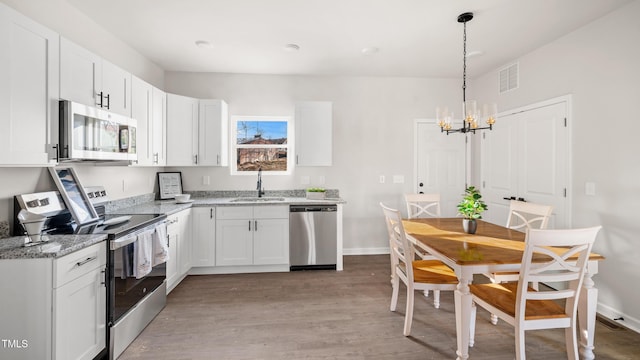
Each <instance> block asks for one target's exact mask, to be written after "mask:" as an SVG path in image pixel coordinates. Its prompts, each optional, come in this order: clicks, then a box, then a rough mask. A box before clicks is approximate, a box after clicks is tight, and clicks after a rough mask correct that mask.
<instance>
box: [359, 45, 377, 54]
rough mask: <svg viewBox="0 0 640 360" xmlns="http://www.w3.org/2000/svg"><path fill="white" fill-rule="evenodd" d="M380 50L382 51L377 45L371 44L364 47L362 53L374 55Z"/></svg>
mask: <svg viewBox="0 0 640 360" xmlns="http://www.w3.org/2000/svg"><path fill="white" fill-rule="evenodd" d="M378 51H380V49H379V48H377V47H375V46H370V47H366V48H363V49H362V53H363V54H364V55H373V54H375V53H377V52H378Z"/></svg>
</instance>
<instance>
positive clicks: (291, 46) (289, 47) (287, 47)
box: [284, 44, 300, 52]
mask: <svg viewBox="0 0 640 360" xmlns="http://www.w3.org/2000/svg"><path fill="white" fill-rule="evenodd" d="M284 50H285V51H289V52H296V51H298V50H300V45H298V44H287V45H285V46H284Z"/></svg>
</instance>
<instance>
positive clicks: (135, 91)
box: [131, 76, 166, 166]
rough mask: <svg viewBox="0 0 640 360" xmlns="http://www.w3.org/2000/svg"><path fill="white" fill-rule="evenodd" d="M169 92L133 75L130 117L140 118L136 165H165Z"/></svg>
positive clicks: (138, 119) (138, 120)
mask: <svg viewBox="0 0 640 360" xmlns="http://www.w3.org/2000/svg"><path fill="white" fill-rule="evenodd" d="M165 102H166V94H165V93H164V92H163V91H162V90H159V89H157V88H155V87H154V86H153V85H151V84H149V83H147V82H145V81H143V80H141V79H139V78H137V77H135V76H132V77H131V117H132V118H134V119H135V120H136V121H137V124H138V126H137V129H136V131H137V134H136V142H137V144H136V145H137V154H138V160H137V162H136V163H135V165H140V166H155V165H164V163H165V162H164V159H165V153H166V152H165V150H164V147H165V130H166V129H165V128H166V109H165Z"/></svg>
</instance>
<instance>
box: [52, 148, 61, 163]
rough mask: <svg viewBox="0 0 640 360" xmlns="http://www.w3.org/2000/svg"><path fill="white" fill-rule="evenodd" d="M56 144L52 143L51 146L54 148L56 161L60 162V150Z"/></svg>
mask: <svg viewBox="0 0 640 360" xmlns="http://www.w3.org/2000/svg"><path fill="white" fill-rule="evenodd" d="M59 146H60V145H58V144H55V145H53V148H54V149H56V162H60V150H59Z"/></svg>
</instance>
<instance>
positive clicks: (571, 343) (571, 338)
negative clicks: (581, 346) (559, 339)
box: [564, 326, 578, 360]
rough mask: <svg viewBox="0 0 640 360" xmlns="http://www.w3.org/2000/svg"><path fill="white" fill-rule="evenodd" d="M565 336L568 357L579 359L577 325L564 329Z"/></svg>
mask: <svg viewBox="0 0 640 360" xmlns="http://www.w3.org/2000/svg"><path fill="white" fill-rule="evenodd" d="M564 338H565V342H566V343H567V359H569V360H578V339H577V338H576V328H575V326H570V327H568V328H566V329H564Z"/></svg>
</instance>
